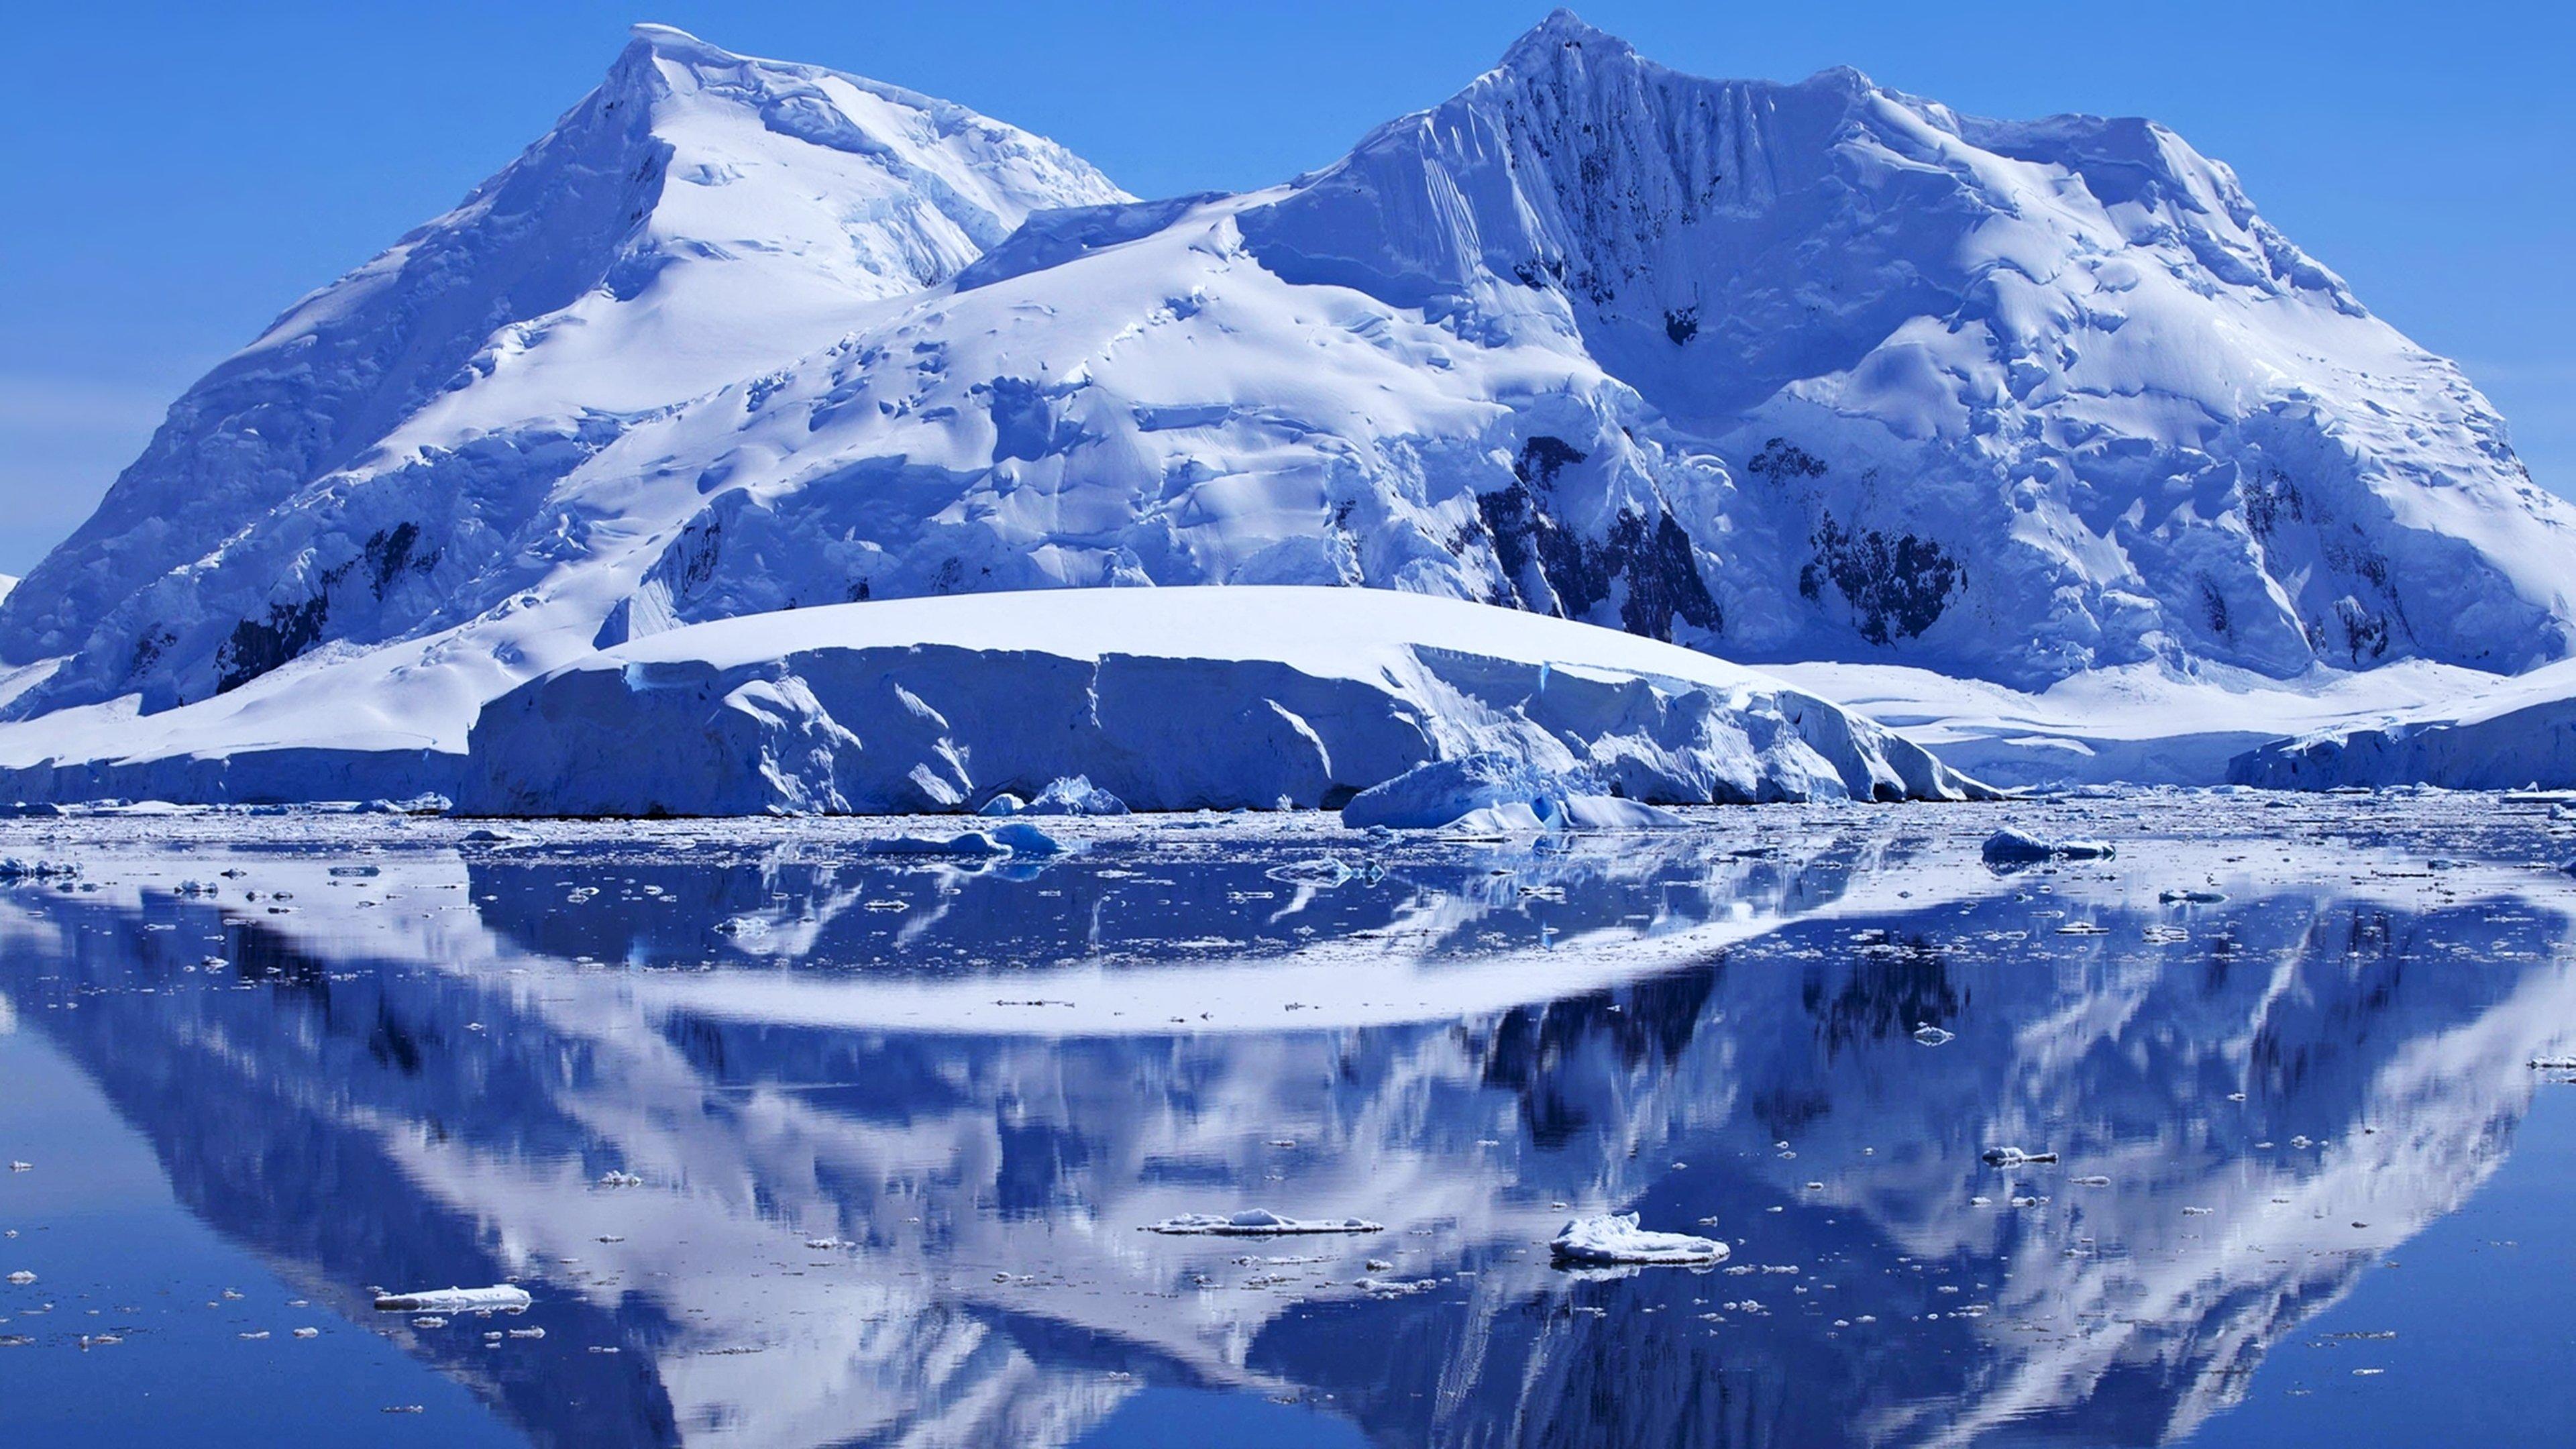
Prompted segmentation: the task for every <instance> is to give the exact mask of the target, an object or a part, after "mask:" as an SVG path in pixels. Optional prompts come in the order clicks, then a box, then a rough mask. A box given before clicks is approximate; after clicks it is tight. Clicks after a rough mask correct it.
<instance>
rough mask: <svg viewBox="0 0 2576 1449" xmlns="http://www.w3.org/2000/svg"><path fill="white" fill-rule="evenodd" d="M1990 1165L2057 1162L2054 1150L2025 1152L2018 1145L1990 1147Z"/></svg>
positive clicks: (1988, 1160)
mask: <svg viewBox="0 0 2576 1449" xmlns="http://www.w3.org/2000/svg"><path fill="white" fill-rule="evenodd" d="M1984 1156H1985V1163H1986V1166H1988V1167H2027V1166H2029V1165H2030V1164H2031V1163H2034V1162H2055V1161H2056V1160H2057V1154H2056V1153H2054V1152H2024V1151H2022V1150H2021V1149H2020V1148H2018V1147H1989V1148H1987V1149H1986V1150H1985V1154H1984Z"/></svg>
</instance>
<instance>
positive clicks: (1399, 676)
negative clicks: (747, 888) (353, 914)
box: [457, 587, 1989, 816]
mask: <svg viewBox="0 0 2576 1449" xmlns="http://www.w3.org/2000/svg"><path fill="white" fill-rule="evenodd" d="M1483 752H1499V753H1503V754H1507V755H1513V756H1518V757H1520V758H1523V759H1526V760H1528V761H1529V762H1530V763H1531V764H1532V765H1534V766H1536V767H1538V768H1540V769H1542V770H1550V771H1561V772H1577V771H1579V772H1583V773H1585V774H1587V775H1588V776H1589V777H1591V778H1593V779H1596V780H1598V781H1600V782H1601V783H1602V784H1603V786H1604V787H1605V788H1606V789H1607V790H1609V791H1611V792H1613V793H1615V794H1617V795H1620V796H1623V797H1625V798H1627V799H1629V800H1636V801H1645V802H1652V803H1664V804H1680V803H1689V804H1707V803H1712V802H1754V801H1778V800H1812V799H1828V798H1830V799H1843V798H1850V799H1861V800H1906V799H1962V798H1969V797H1974V796H1982V795H1985V794H1987V793H1989V792H1987V791H1986V790H1985V789H1984V787H1983V786H1980V785H1978V784H1977V783H1976V782H1974V781H1972V780H1969V779H1967V778H1965V777H1963V776H1960V775H1958V774H1955V773H1954V772H1952V771H1950V770H1948V769H1947V768H1945V767H1944V766H1942V765H1941V764H1940V762H1939V761H1937V760H1935V759H1934V758H1933V757H1932V756H1931V755H1930V754H1929V753H1927V752H1926V751H1924V750H1922V749H1921V748H1920V747H1918V746H1915V745H1912V744H1908V743H1907V742H1905V741H1903V740H1901V739H1898V738H1897V737H1895V736H1894V735H1891V734H1889V733H1887V732H1886V731H1884V730H1882V729H1880V728H1878V727H1877V726H1875V725H1872V724H1869V723H1867V722H1866V721H1862V720H1858V719H1855V718H1853V717H1852V716H1850V715H1848V714H1846V713H1845V712H1843V711H1842V710H1841V709H1839V708H1837V707H1835V706H1833V705H1831V704H1828V703H1826V702H1825V701H1823V700H1820V699H1816V698H1814V697H1813V696H1810V695H1806V694H1802V693H1800V692H1798V691H1796V690H1794V689H1791V688H1789V687H1787V686H1786V685H1783V684H1781V683H1780V682H1779V681H1777V680H1773V679H1770V678H1769V677H1767V676H1764V675H1762V674H1759V673H1756V672H1753V671H1751V670H1746V669H1742V668H1739V667H1737V666H1734V665H1730V664H1727V663H1724V662H1722V661H1719V660H1714V659H1711V658H1709V657H1707V656H1706V655H1703V654H1698V653H1695V652H1693V651H1690V650H1686V649H1682V648H1678V647H1676V646H1673V645H1670V644H1661V643H1657V642H1655V641H1653V640H1648V639H1641V638H1638V637H1636V636H1634V635H1629V634H1622V633H1618V632H1616V631H1613V630H1608V629H1601V628H1596V627H1593V626H1590V625H1584V624H1575V623H1570V622H1567V621H1565V620H1560V619H1550V618H1545V617H1541V616H1537V615H1532V614H1527V613H1523V612H1519V611H1515V610H1508V609H1498V608H1493V607H1489V606H1486V605H1480V604H1471V603H1465V602H1461V601H1457V600H1449V599H1435V598H1427V597H1424V596H1421V595H1416V594H1405V593H1399V592H1394V591H1388V590H1374V589H1301V588H1288V587H1277V588H1273V587H1234V588H1221V589H1220V588H1203V589H1098V590H1087V589H1086V590H1059V591H1052V592H1041V593H1021V594H999V595H994V594H984V595H968V596H961V597H957V598H950V599H926V600H905V601H899V602H889V603H873V604H853V605H838V606H832V607H827V608H817V609H800V610H795V611H792V612H783V613H774V614H765V615H758V616H751V617H745V618H738V619H729V620H724V621H721V622H718V623H711V624H702V625H696V626H693V627H690V628H686V629H679V630H674V631H669V632H666V633H662V634H657V635H654V636H652V637H651V638H648V639H644V640H639V641H636V642H634V643H631V644H626V645H621V646H619V647H617V648H613V649H607V650H603V651H600V652H599V653H597V654H595V655H593V656H590V657H588V658H585V659H583V660H581V661H579V662H577V663H575V664H573V665H571V666H569V667H566V668H564V669H561V670H557V671H555V672H554V673H552V674H549V675H547V676H545V677H543V678H540V679H537V680H534V681H531V682H530V683H528V684H527V685H525V686H522V687H521V688H519V689H518V690H516V691H514V692H512V693H511V694H509V695H507V696H506V697H504V698H502V699H500V700H498V701H496V702H494V703H493V704H492V705H491V706H489V707H488V708H486V709H485V710H484V712H483V716H482V718H481V719H480V720H479V721H478V722H477V723H476V725H475V727H474V730H473V733H472V737H471V742H470V749H469V751H468V756H469V757H468V760H467V762H466V767H465V777H464V779H463V781H462V783H461V788H460V792H459V795H458V800H457V803H458V807H459V808H460V809H463V810H468V811H474V812H481V813H490V814H525V815H558V814H560V815H637V816H643V815H735V814H755V813H764V812H774V813H800V812H814V813H833V814H839V813H860V814H866V813H881V812H900V811H963V810H972V809H975V808H977V807H978V806H980V805H982V804H983V803H984V802H986V801H987V800H989V799H991V798H993V797H994V796H996V795H999V794H1002V793H1006V792H1007V793H1011V794H1018V795H1033V794H1037V793H1039V792H1040V791H1041V790H1042V789H1043V787H1044V786H1046V785H1047V784H1048V783H1049V782H1051V781H1054V780H1057V779H1060V778H1063V777H1067V776H1074V775H1081V776H1087V777H1088V778H1089V779H1090V780H1091V781H1092V782H1093V783H1094V784H1095V785H1096V786H1098V787H1099V788H1100V789H1103V790H1106V791H1109V792H1110V793H1112V794H1114V795H1116V796H1117V797H1119V798H1120V799H1122V800H1124V801H1125V802H1127V804H1129V805H1130V806H1132V807H1134V808H1136V809H1140V810H1186V809H1198V808H1235V807H1253V808H1273V807H1278V806H1281V805H1289V806H1296V807H1301V808H1304V807H1323V806H1339V805H1341V804H1343V803H1344V802H1346V801H1348V800H1349V799H1350V798H1352V797H1353V796H1355V795H1357V794H1358V793H1359V792H1360V791H1362V790H1365V789H1367V788H1369V787H1371V786H1373V785H1377V784H1380V783H1382V782H1384V781H1387V780H1391V779H1394V778H1395V777H1397V776H1399V775H1402V774H1404V773H1405V772H1406V771H1408V770H1411V769H1413V768H1414V767H1416V766H1419V765H1422V764H1424V763H1426V762H1429V761H1433V760H1444V759H1454V758H1460V757H1464V756H1469V755H1474V754H1479V753H1483Z"/></svg>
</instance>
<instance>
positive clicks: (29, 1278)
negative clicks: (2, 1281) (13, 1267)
mask: <svg viewBox="0 0 2576 1449" xmlns="http://www.w3.org/2000/svg"><path fill="white" fill-rule="evenodd" d="M9 1281H10V1282H12V1283H15V1284H17V1285H18V1286H19V1287H21V1288H24V1287H26V1286H27V1285H28V1284H30V1283H33V1282H35V1281H36V1275H35V1274H33V1273H30V1272H28V1271H27V1270H26V1269H24V1268H21V1269H19V1270H18V1271H17V1272H15V1273H12V1274H10V1275H9Z"/></svg>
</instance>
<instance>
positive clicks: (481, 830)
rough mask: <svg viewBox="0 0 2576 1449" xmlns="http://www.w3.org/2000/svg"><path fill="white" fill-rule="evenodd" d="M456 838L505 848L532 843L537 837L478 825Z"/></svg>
mask: <svg viewBox="0 0 2576 1449" xmlns="http://www.w3.org/2000/svg"><path fill="white" fill-rule="evenodd" d="M456 838H457V840H458V842H459V843H461V844H465V845H489V846H492V847H494V848H496V849H507V848H509V847H511V846H514V845H534V844H536V843H537V838H536V837H535V836H533V835H527V834H522V833H521V832H519V831H515V830H493V829H490V828H488V827H478V828H476V829H473V830H469V831H466V832H465V833H464V834H463V835H460V836H458V837H456Z"/></svg>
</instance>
